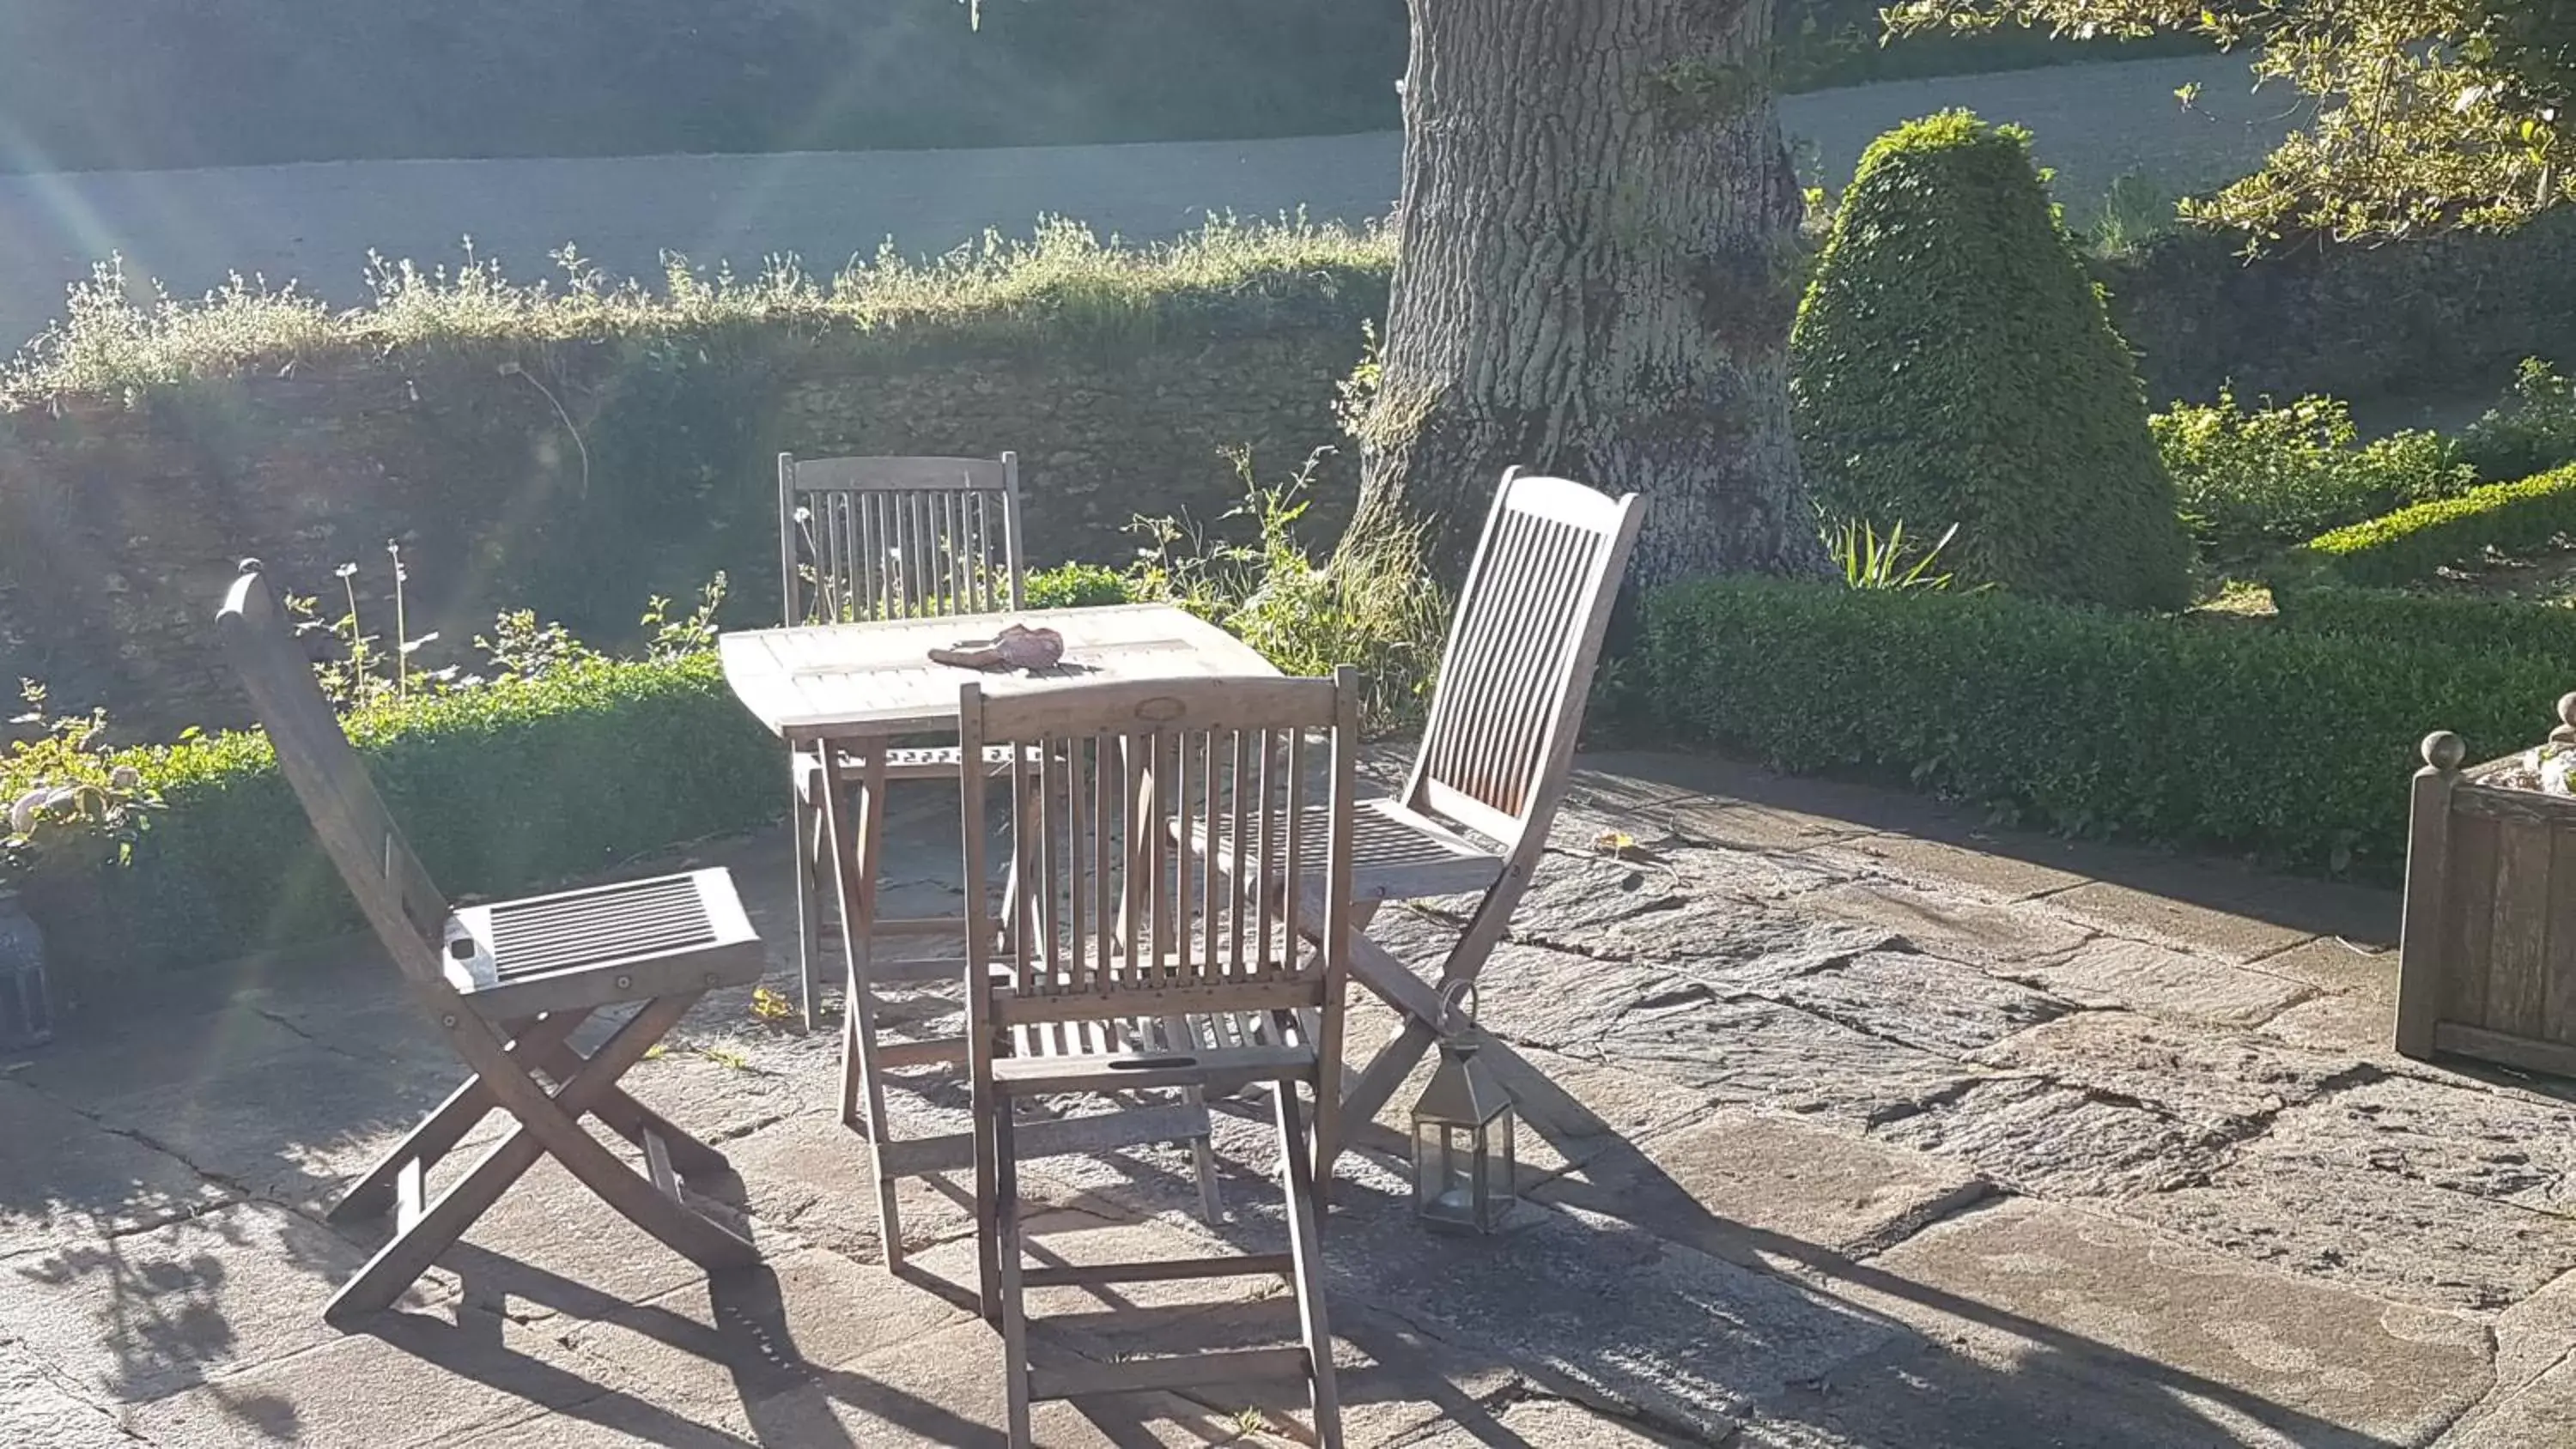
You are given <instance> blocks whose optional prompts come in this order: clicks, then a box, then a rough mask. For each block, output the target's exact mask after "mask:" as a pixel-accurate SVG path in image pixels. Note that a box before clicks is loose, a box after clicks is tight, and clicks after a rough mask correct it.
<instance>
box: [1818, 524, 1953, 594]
mask: <svg viewBox="0 0 2576 1449" xmlns="http://www.w3.org/2000/svg"><path fill="white" fill-rule="evenodd" d="M1958 536H1959V525H1957V524H1955V523H1954V524H1951V525H1950V527H1949V530H1948V531H1947V532H1945V533H1943V534H1942V535H1941V536H1940V537H1939V538H1937V539H1935V540H1933V542H1932V546H1931V547H1930V548H1927V549H1924V550H1922V551H1920V552H1918V553H1916V554H1915V555H1914V557H1913V558H1912V560H1911V561H1909V560H1908V559H1907V558H1906V547H1905V524H1904V523H1903V522H1902V521H1899V522H1898V523H1897V524H1896V525H1895V526H1894V527H1892V528H1890V529H1888V531H1887V536H1886V537H1884V538H1881V537H1880V536H1879V532H1878V527H1877V525H1875V524H1872V523H1870V522H1868V521H1866V520H1864V519H1857V518H1855V519H1853V520H1851V521H1850V522H1848V523H1845V524H1844V525H1843V526H1842V527H1840V528H1835V529H1829V530H1827V531H1826V534H1825V552H1826V553H1827V554H1829V555H1831V556H1832V558H1833V561H1834V567H1835V568H1838V569H1840V570H1842V575H1843V583H1844V584H1846V585H1848V586H1849V587H1851V588H1855V589H1946V588H1948V587H1950V581H1951V578H1952V575H1949V574H1945V573H1944V574H1936V573H1934V572H1932V566H1933V565H1934V564H1935V563H1937V562H1939V561H1940V558H1941V550H1943V549H1945V548H1948V547H1949V546H1950V540H1952V539H1954V538H1956V537H1958Z"/></svg>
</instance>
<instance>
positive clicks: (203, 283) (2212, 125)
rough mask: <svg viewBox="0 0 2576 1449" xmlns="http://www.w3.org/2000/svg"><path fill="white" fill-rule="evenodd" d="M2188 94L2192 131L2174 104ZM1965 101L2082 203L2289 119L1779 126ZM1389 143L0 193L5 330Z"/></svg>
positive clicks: (2227, 115) (1357, 169)
mask: <svg viewBox="0 0 2576 1449" xmlns="http://www.w3.org/2000/svg"><path fill="white" fill-rule="evenodd" d="M2190 81H2198V82H2201V83H2202V84H2203V85H2204V86H2205V87H2206V90H2207V93H2208V98H2207V99H2205V100H2204V101H2203V103H2202V108H2201V110H2200V111H2199V112H2198V113H2194V114H2186V113H2184V112H2183V111H2182V110H2181V109H2180V108H2179V107H2178V106H2177V105H2176V103H2175V101H2174V99H2173V95H2172V92H2173V91H2174V89H2175V88H2176V87H2177V86H2180V85H2183V84H2184V83H2186V82H2190ZM1954 105H1966V106H1971V107H1974V108H1976V109H1977V110H1979V111H1980V112H1982V113H1983V114H1985V115H1986V116H1987V117H1988V118H1989V119H1994V120H2010V121H2018V122H2021V123H2023V124H2025V125H2028V126H2030V127H2031V128H2032V130H2033V131H2035V132H2036V133H2037V135H2038V137H2039V151H2040V154H2041V156H2042V157H2043V158H2044V159H2045V160H2046V161H2048V162H2049V163H2050V164H2052V165H2054V166H2056V167H2057V168H2058V169H2059V172H2060V193H2061V195H2063V196H2064V197H2066V198H2067V200H2068V202H2069V204H2070V206H2072V207H2075V208H2077V209H2079V210H2080V209H2082V208H2084V207H2085V206H2086V205H2088V204H2089V203H2090V202H2092V201H2093V200H2095V199H2097V198H2098V197H2099V196H2100V195H2101V194H2102V191H2103V188H2105V187H2107V186H2108V185H2109V184H2110V182H2111V181H2112V179H2113V178H2115V177H2117V176H2118V175H2119V174H2121V173H2122V172H2124V171H2127V170H2130V169H2133V168H2138V169H2143V170H2145V171H2146V172H2148V173H2149V174H2151V175H2154V176H2157V177H2159V178H2161V179H2165V180H2166V181H2168V183H2169V184H2174V185H2186V184H2190V183H2194V182H2203V181H2207V180H2211V179H2215V178H2223V177H2225V176H2227V175H2229V174H2232V173H2233V172H2234V171H2236V170H2239V169H2241V168H2242V167H2243V166H2244V165H2245V164H2246V163H2247V162H2250V161H2251V160H2252V159H2254V158H2255V157H2258V156H2260V155H2261V154H2262V152H2263V151H2264V150H2265V149H2266V148H2267V143H2268V141H2269V140H2270V139H2271V138H2272V137H2274V136H2276V135H2277V134H2278V133H2279V132H2280V131H2281V130H2283V129H2285V123H2284V122H2283V121H2281V120H2280V119H2279V117H2280V115H2281V113H2282V111H2283V110H2284V107H2283V106H2282V105H2281V104H2279V103H2278V102H2276V101H2274V100H2273V99H2272V98H2270V97H2268V96H2267V97H2264V98H2261V99H2257V98H2255V97H2252V96H2250V95H2248V94H2247V93H2246V77H2245V71H2244V68H2243V65H2242V63H2241V62H2239V61H2235V60H2230V59H2228V58H2226V57H2213V58H2197V59H2182V60H2159V61H2137V62H2124V63H2121V64H2116V65H2088V66H2073V67H2059V68H2055V69H2048V70H2033V71H2020V72H2013V73H2007V74H2001V75H1988V76H1962V77H1953V78H1949V79H1942V80H1928V81H1901V82H1893V83H1889V84H1885V85H1875V86H1863V87H1856V88H1852V89H1848V90H1840V91H1828V92H1821V93H1818V94H1814V95H1806V96H1798V97H1793V98H1791V99H1790V100H1788V101H1787V102H1785V103H1784V104H1783V107H1782V110H1783V113H1784V117H1785V121H1786V124H1787V127H1788V129H1789V131H1790V133H1791V134H1792V135H1793V136H1798V137H1802V138H1805V139H1806V140H1808V141H1810V142H1812V143H1813V146H1814V150H1813V152H1812V153H1810V155H1811V158H1812V160H1813V161H1814V162H1815V163H1816V164H1818V165H1821V166H1822V167H1823V168H1825V170H1826V171H1827V172H1829V173H1830V174H1831V175H1832V177H1833V178H1834V179H1835V180H1836V181H1837V182H1839V181H1840V180H1841V179H1843V178H1844V177H1845V176H1847V175H1848V173H1849V170H1850V167H1851V164H1852V161H1853V160H1854V158H1856V157H1857V156H1858V155H1859V153H1860V150H1861V148H1862V147H1863V146H1865V145H1867V144H1868V142H1869V139H1870V138H1871V137H1872V136H1874V135H1876V134H1878V133H1879V132H1880V131H1883V130H1885V129H1887V128H1888V127H1889V126H1891V125H1894V124H1896V123H1897V122H1899V121H1902V120H1904V119H1906V118H1908V117H1911V116H1917V115H1921V114H1923V113H1925V112H1927V111H1932V110H1937V109H1940V108H1942V107H1945V106H1954ZM1398 147H1399V139H1398V137H1397V136H1396V135H1395V134H1393V133H1391V132H1379V133H1371V134H1365V135H1356V136H1317V137H1305V138H1299V139H1292V140H1283V141H1223V142H1183V143H1165V144H1154V145H1129V146H1072V147H1056V148H1015V149H1002V150H987V151H914V152H810V153H800V154H792V155H777V156H638V157H617V158H605V159H582V160H506V161H354V162H332V163H323V164H314V165H299V166H251V167H232V168H223V169H215V170H201V171H160V172H122V173H112V172H93V173H78V174H68V175H46V176H11V177H0V338H5V339H7V340H8V341H9V342H15V341H16V340H18V339H20V338H24V337H27V336H29V335H32V334H33V333H34V332H36V331H38V330H40V329H41V328H42V327H43V326H44V324H45V322H46V320H47V319H48V318H50V317H52V316H54V315H56V314H57V313H58V312H59V311H60V308H61V299H62V293H63V288H64V286H65V285H66V284H67V283H69V282H72V281H74V280H77V279H79V278H81V277H83V276H85V275H87V273H88V270H89V265H90V262H91V261H92V260H93V259H95V258H99V257H104V256H106V255H107V254H109V253H111V252H120V253H122V254H123V255H124V257H125V259H126V270H127V273H128V275H129V276H132V277H137V278H142V277H157V278H160V279H162V280H163V281H164V282H165V283H166V284H167V285H168V287H169V289H170V290H171V291H172V292H173V293H176V294H180V295H194V294H196V293H198V292H202V291H204V290H205V289H207V288H209V287H212V286H215V285H217V284H219V283H220V282H221V281H222V280H223V278H224V276H225V275H226V274H227V273H228V272H233V271H239V272H242V273H245V274H257V275H264V276H266V277H267V278H268V279H269V280H270V281H272V282H275V281H283V280H286V279H288V278H294V279H298V280H299V281H300V282H301V283H302V285H303V286H304V287H305V288H306V289H307V290H309V291H313V292H318V293H319V294H320V295H322V296H324V297H327V298H329V299H331V300H332V301H334V302H356V301H360V300H363V299H364V297H365V295H366V292H365V286H364V282H363V274H364V263H365V257H366V253H367V251H368V250H369V249H370V248H373V249H375V250H377V251H380V252H383V253H385V254H386V255H389V256H410V257H414V258H418V259H421V260H423V261H425V262H426V261H437V260H442V259H454V258H456V257H457V256H459V255H461V253H460V251H459V241H460V239H461V238H463V237H466V236H469V235H470V236H471V237H472V238H473V239H474V244H475V248H476V251H477V252H478V253H479V254H481V255H483V256H487V257H499V258H501V259H502V260H503V261H504V262H506V263H507V264H508V266H509V268H510V270H511V271H512V272H513V273H514V274H516V275H519V276H533V275H537V274H540V273H541V272H543V271H544V270H545V269H546V267H547V265H548V263H547V261H546V257H547V254H548V253H549V252H550V251H552V250H553V249H554V248H556V247H557V246H560V245H562V244H563V243H564V242H566V241H572V242H575V243H578V245H579V246H580V248H581V250H582V252H583V253H584V254H586V255H588V256H590V257H592V258H594V259H595V260H596V261H598V262H599V263H600V264H601V265H603V266H605V267H606V268H608V269H609V270H610V271H612V272H615V273H620V274H629V273H641V274H646V275H651V274H653V273H655V272H656V271H657V270H658V263H657V258H658V256H659V255H660V253H661V252H662V251H663V250H664V249H665V248H669V249H674V250H678V251H681V252H684V253H686V254H688V255H689V256H691V257H693V258H696V259H698V260H700V261H709V262H711V261H713V260H714V259H716V258H719V257H723V258H729V259H731V260H732V261H734V262H735V263H736V265H737V266H744V265H750V264H756V263H757V262H758V260H759V259H760V258H761V257H762V256H764V255H767V254H770V253H776V252H795V253H797V254H799V255H801V256H803V257H804V258H806V259H807V260H808V262H809V263H810V264H812V265H813V266H815V267H817V268H818V269H824V270H829V269H830V268H832V267H836V266H838V265H839V264H840V263H841V262H842V261H843V260H845V259H847V258H848V257H849V256H851V255H852V254H853V253H860V252H873V251H874V250H875V249H876V247H877V245H878V243H879V242H880V241H881V240H882V239H884V238H887V237H889V236H890V237H892V238H893V239H894V240H895V242H896V244H897V245H899V246H901V247H903V248H904V249H906V250H908V251H916V252H929V251H939V250H944V249H946V248H948V247H951V246H954V245H956V244H958V243H960V242H963V241H966V240H969V239H971V238H973V237H975V236H976V235H978V234H980V233H981V232H983V231H984V230H985V229H986V228H1000V229H1002V230H1004V231H1006V232H1020V231H1025V230H1026V229H1027V228H1028V226H1029V224H1030V222H1031V221H1032V219H1033V218H1035V217H1037V216H1038V215H1040V214H1043V213H1054V214H1057V215H1064V216H1072V217H1078V218H1080V219H1082V220H1084V221H1087V222H1089V223H1091V224H1092V225H1093V226H1095V227H1096V228H1098V229H1099V230H1101V231H1103V232H1109V231H1115V232H1118V233H1121V234H1123V235H1126V236H1128V237H1134V238H1146V237H1165V236H1170V235H1172V234H1174V233H1176V232H1181V231H1186V230H1189V229H1191V228H1193V227H1195V226H1196V225H1198V224H1199V223H1200V222H1201V221H1202V220H1203V219H1204V218H1205V217H1206V216H1207V215H1208V214H1209V213H1211V212H1223V211H1229V210H1230V211H1234V212H1236V213H1238V214H1243V215H1269V214H1273V213H1276V212H1279V211H1281V210H1284V209H1289V208H1294V207H1298V206H1304V207H1305V208H1306V209H1307V210H1308V212H1309V214H1311V215H1313V216H1316V217H1319V218H1324V217H1339V218H1361V217H1369V216H1375V215H1380V214H1382V213H1384V212H1385V211H1386V210H1387V208H1388V206H1389V204H1390V202H1391V201H1392V199H1393V197H1394V195H1395V190H1396V176H1397V160H1398Z"/></svg>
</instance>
